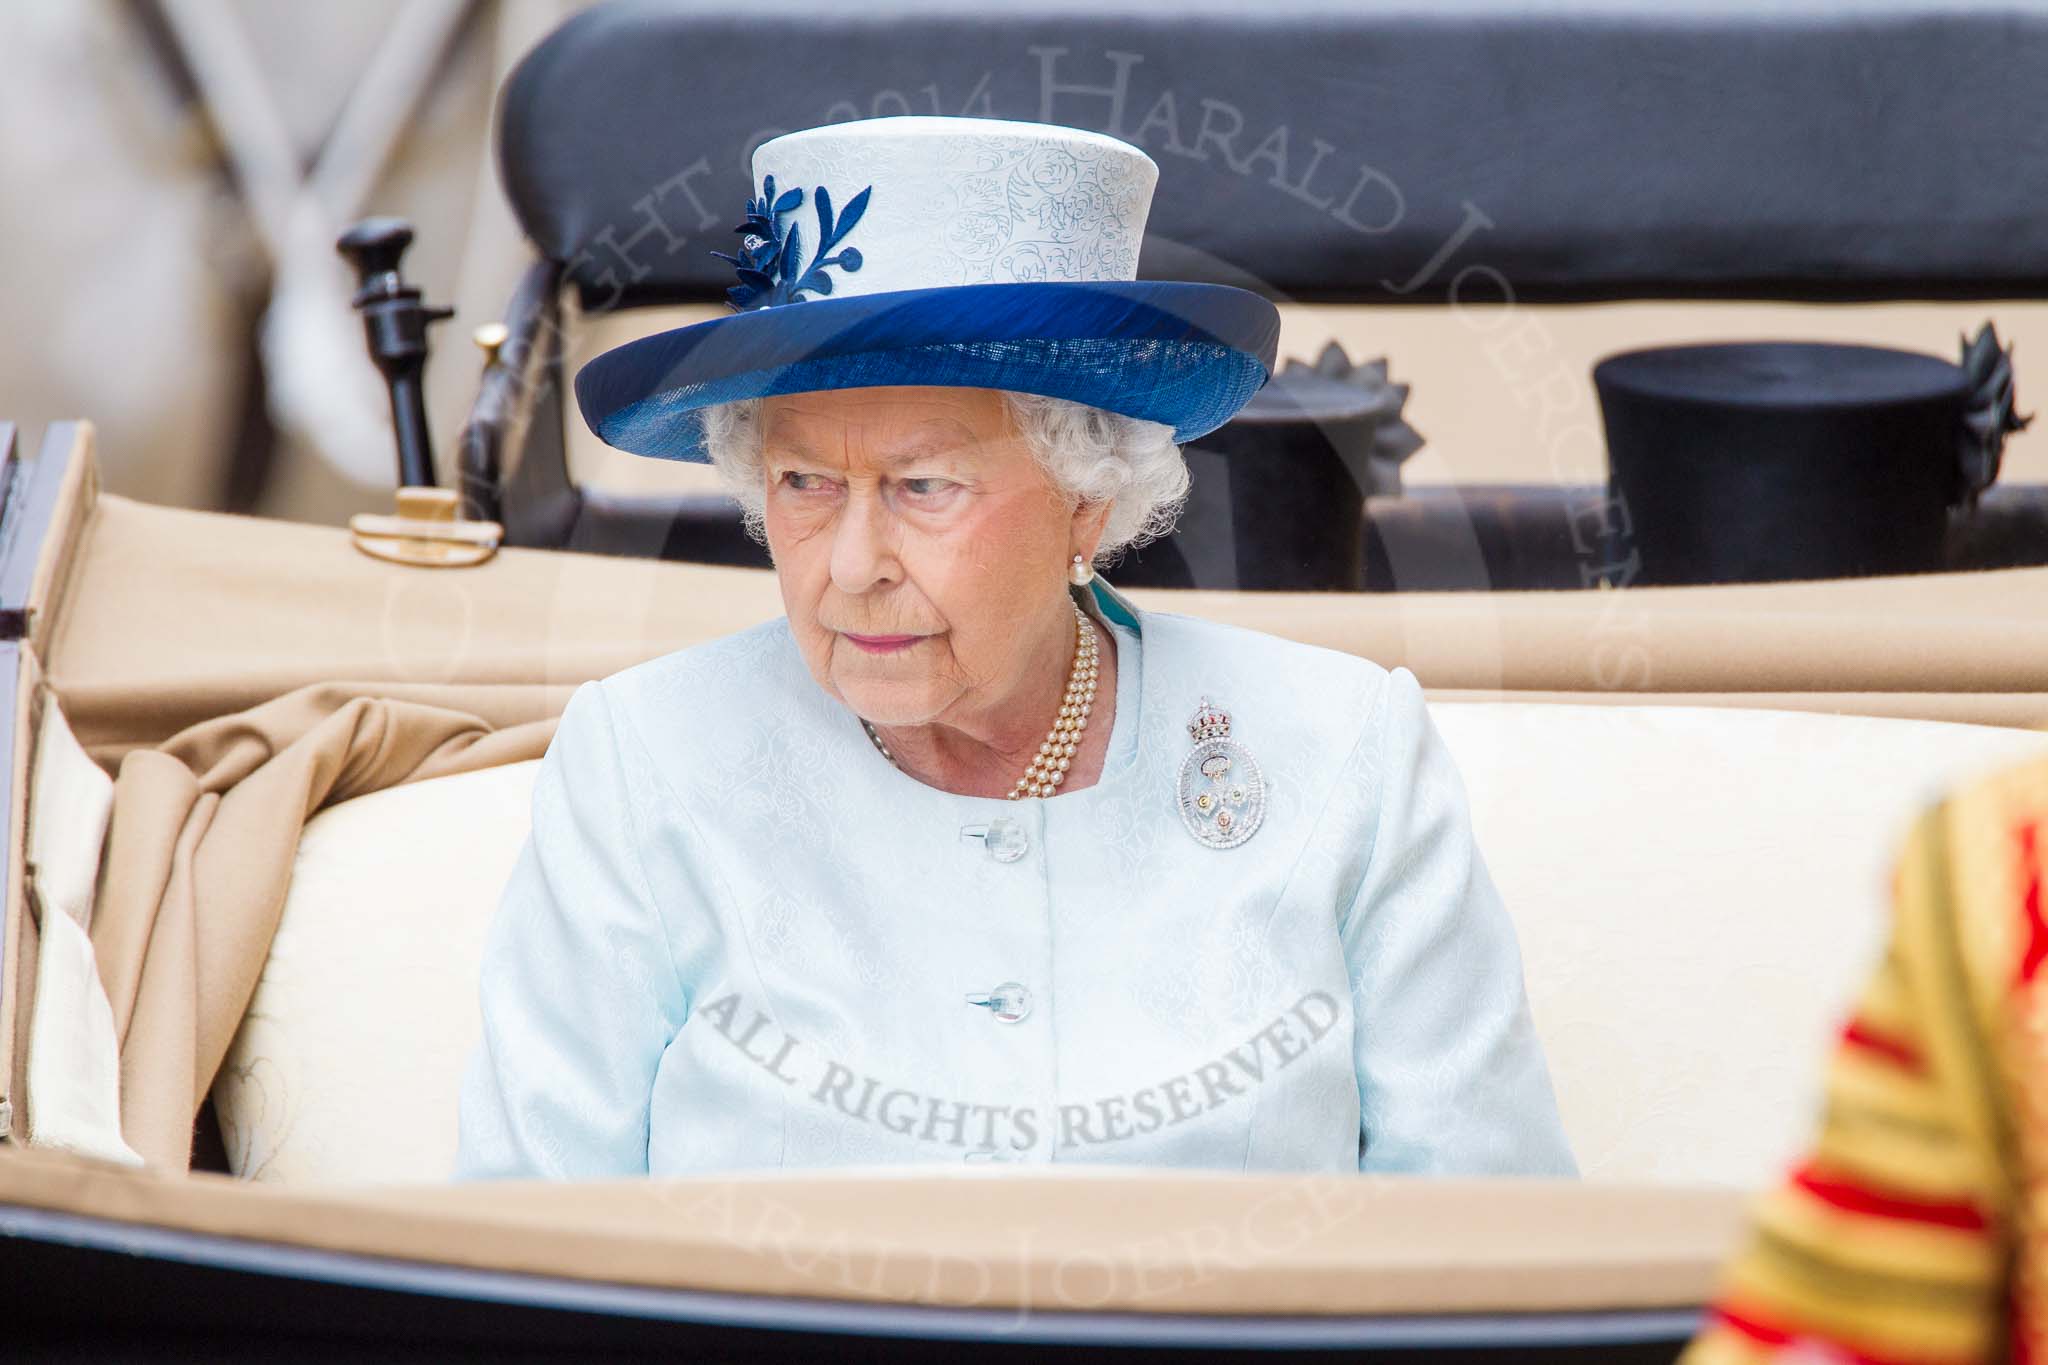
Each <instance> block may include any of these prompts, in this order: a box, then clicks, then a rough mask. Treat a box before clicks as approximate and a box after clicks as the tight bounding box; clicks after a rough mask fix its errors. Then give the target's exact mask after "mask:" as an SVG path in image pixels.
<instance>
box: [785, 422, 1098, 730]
mask: <svg viewBox="0 0 2048 1365" xmlns="http://www.w3.org/2000/svg"><path fill="white" fill-rule="evenodd" d="M761 423H762V461H761V468H762V479H763V481H764V482H765V484H766V490H765V492H766V506H765V509H764V511H765V520H766V528H767V534H768V548H769V552H770V553H771V554H772V555H773V557H774V560H775V570H776V575H777V577H778V578H779V579H780V581H781V586H782V600H783V605H784V609H785V610H786V611H787V612H788V614H789V621H790V626H791V628H792V630H793V631H794V633H795V636H796V640H797V644H798V646H799V648H801V650H802V651H803V655H804V661H805V662H806V663H807V664H808V665H809V666H810V670H811V674H812V676H814V677H815V678H816V679H817V680H818V685H819V686H821V687H823V688H824V689H825V690H826V692H828V693H830V694H831V695H832V696H833V697H835V698H836V699H837V700H839V701H840V702H842V703H844V704H845V705H847V706H849V707H851V708H852V709H853V711H854V712H855V713H857V714H858V715H860V716H862V717H864V718H866V719H867V720H869V721H871V722H873V723H874V724H876V725H891V726H903V725H922V724H929V723H933V722H940V723H960V722H962V721H966V720H968V719H969V718H971V717H972V716H973V715H974V714H976V713H978V712H984V711H986V710H988V709H990V708H993V707H995V706H999V705H1001V704H1002V701H1003V699H1004V698H1005V697H1006V696H1007V695H1008V692H1009V689H1011V688H1012V687H1014V686H1016V683H1017V680H1018V679H1020V678H1025V677H1030V676H1033V670H1032V668H1031V663H1032V662H1033V659H1032V655H1033V652H1034V651H1042V650H1043V648H1044V646H1045V644H1046V642H1047V640H1048V638H1049V635H1050V633H1051V632H1053V631H1056V630H1061V629H1067V630H1070V629H1071V626H1070V624H1069V623H1070V622H1071V620H1072V617H1071V614H1070V612H1069V611H1068V608H1067V604H1066V582H1067V576H1066V575H1067V570H1068V567H1069V566H1070V565H1071V563H1072V559H1073V556H1074V555H1076V554H1081V555H1084V556H1090V557H1092V556H1093V553H1094V549H1095V545H1096V541H1097V539H1098V537H1099V536H1100V534H1101V529H1102V523H1103V521H1104V520H1105V519H1106V518H1107V515H1108V505H1107V504H1094V505H1082V506H1078V507H1077V506H1076V505H1075V504H1073V503H1071V502H1070V501H1068V500H1067V499H1066V498H1065V497H1063V496H1062V495H1061V494H1060V493H1059V492H1058V490H1057V489H1055V488H1054V487H1053V485H1052V484H1051V482H1050V481H1049V480H1048V479H1047V478H1046V477H1045V475H1044V474H1043V473H1042V472H1041V471H1040V469H1039V466H1038V463H1037V462H1036V461H1035V460H1033V459H1032V457H1031V452H1030V449H1029V447H1028V446H1027V445H1026V444H1025V442H1024V439H1023V437H1022V435H1021V434H1020V433H1019V432H1018V431H1017V429H1016V427H1015V426H1014V424H1013V423H1012V422H1011V420H1010V416H1009V411H1008V408H1007V407H1006V405H1005V404H1004V402H1003V400H1002V395H1001V394H999V393H997V392H996V391H994V390H992V389H964V388H941V387H897V388H869V389H841V390H833V391H827V392H820V393H804V394H785V395H778V396H774V397H770V398H767V399H764V400H763V402H762V408H761ZM1061 667H1064V660H1062V661H1061ZM1039 671H1043V670H1039Z"/></svg>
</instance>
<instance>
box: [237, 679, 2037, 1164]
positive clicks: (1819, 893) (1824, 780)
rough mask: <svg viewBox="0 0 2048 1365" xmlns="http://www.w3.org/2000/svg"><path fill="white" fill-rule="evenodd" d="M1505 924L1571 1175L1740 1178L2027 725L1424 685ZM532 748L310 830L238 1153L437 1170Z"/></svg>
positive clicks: (254, 1030) (251, 1041) (265, 994)
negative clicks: (1906, 846)
mask: <svg viewBox="0 0 2048 1365" xmlns="http://www.w3.org/2000/svg"><path fill="white" fill-rule="evenodd" d="M1432 712H1433V714H1434V716H1435V718H1436V721H1437V724H1438V726H1439V728H1440V729H1441V730H1442V732H1443V734H1444V736H1445V738H1446V740H1447V741H1448V742H1449V744H1450V746H1451V748H1452V750H1453V751H1454V753H1455V754H1456V755H1457V758H1458V761H1459V764H1460V768H1461V770H1462V772H1463V774H1464V779H1465V782H1466V786H1467V789H1468V792H1469V795H1470V798H1471V802H1472V809H1473V818H1474V822H1475V825H1476V827H1477V830H1478V833H1479V838H1480V842H1481V846H1482V848H1483V849H1484V850H1485V853H1486V857H1487V861H1488V864H1489V867H1490V869H1491V871H1492V873H1493V876H1494V879H1495V881H1496V882H1497V883H1498V885H1499V887H1500V889H1501V893H1502V895H1503V897H1504V899H1505V900H1506V903H1507V905H1508V908H1509V910H1510V912H1511V913H1512V914H1513V916H1514V918H1515V922H1516V925H1517V928H1518V931H1519V933H1520V936H1521V942H1522V950H1523V955H1524V961H1525V970H1526V974H1527V979H1528V983H1529V992H1530V997H1531V1002H1532V1005H1533V1008H1534V1010H1535V1013H1536V1019H1537V1024H1538V1027H1539V1029H1540V1031H1541V1033H1542V1035H1543V1040H1544V1044H1545V1047H1546V1049H1547V1051H1548V1054H1549V1058H1550V1064H1551V1070H1552V1073H1553V1076H1554V1078H1555V1081H1556V1084H1557V1089H1558V1093H1559V1099H1560V1102H1561V1104H1562V1107H1563V1111H1564V1117H1565V1122H1566V1127H1567V1129H1568V1131H1569V1134H1570V1137H1571V1140H1572V1143H1573V1146H1574V1148H1575V1150H1576V1151H1577V1153H1578V1156H1579V1160H1580V1164H1581V1167H1582V1168H1583V1170H1584V1172H1585V1174H1586V1175H1587V1176H1588V1177H1591V1178H1599V1179H1612V1180H1650V1181H1659V1182H1666V1181H1668V1182H1675V1183H1709V1184H1729V1185H1744V1186H1748V1185H1757V1184H1761V1183H1763V1182H1764V1181H1766V1180H1768V1179H1770V1178H1771V1177H1772V1176H1773V1175H1775V1174H1776V1173H1777V1171H1778V1169H1779V1168H1780V1166H1781V1165H1782V1164H1783V1163H1784V1162H1785V1161H1786V1160H1787V1159H1788V1158H1789V1157H1790V1156H1791V1154H1792V1153H1793V1152H1794V1151H1795V1150H1796V1147H1797V1145H1798V1143H1799V1141H1800V1139H1801V1137H1802V1135H1803V1134H1804V1133H1805V1132H1806V1131H1807V1129H1808V1126H1809V1125H1810V1123H1811V1121H1812V1117H1813V1113H1814V1105H1815V1099H1816V1089H1817V1082H1818V1076H1819V1072H1820V1068H1821V1063H1822V1060H1823V1056H1824V1049H1825V1047H1826V1044H1827V1042H1828V1040H1829V1038H1830V1037H1831V1036H1832V1035H1833V1033H1834V1031H1835V1030H1836V1029H1837V1028H1838V1027H1839V1024H1840V1017H1841V1013H1842V1011H1843V1009H1844V1008H1845V1005H1846V1002H1847V1001H1848V1000H1849V998H1850V997H1851V996H1852V994H1853V992H1854V988H1855V984H1856V982H1857V981H1858V980H1859V979H1860V978H1861V976H1862V974H1863V973H1864V971H1865V970H1866V969H1867V968H1868V966H1869V965H1870V962H1871V960H1872V955H1873V954H1874V953H1875V952H1876V951H1877V948H1878V946H1879V943H1880V939H1881V935H1882V932H1883V927H1884V917H1885V911H1886V906H1887V889H1888V882H1889V870H1890V866H1891V859H1892V856H1893V851H1894V850H1895V848H1896V847H1897V845H1898V842H1899V840H1900V838H1901V837H1902V835H1903V834H1904V832H1905V829H1906V825H1907V822H1908V821H1909V820H1910V818H1911V817H1912V815H1913V813H1914V812H1915V811H1916V810H1918V809H1919V808H1920V807H1921V806H1922V805H1923V804H1924V803H1926V802H1928V801H1930V800H1932V799H1934V798H1935V797H1937V796H1938V795H1939V794H1940V793H1941V792H1942V791H1943V790H1945V789H1946V788H1947V787H1949V786H1950V785H1952V784H1953V783H1955V782H1957V781H1959V780H1962V779H1965V778H1967V777H1969V776H1972V775H1975V774H1977V773H1981V772H1984V771H1988V770H1990V769H1992V768H1996V767H1999V766H2003V765H2004V764H2006V763H2010V762H2016V761H2019V760H2020V759H2022V758H2025V757H2029V756H2032V755H2035V754H2039V753H2041V752H2043V751H2048V734H2043V733H2040V732H2035V731H2027V730H2014V729H1999V728H1993V727H1985V726H1969V725H1953V724H1945V723H1940V722H1933V721H1907V720H1892V719H1879V718H1871V717H1854V716H1834V715H1826V714H1815V713H1807V712H1790V711H1757V710H1741V709H1732V708H1690V707H1655V706H1628V705H1623V706H1577V705H1557V704H1542V703H1436V704H1434V705H1433V707H1432ZM537 766H538V765H537V763H532V762H528V763H520V764H513V765H509V766H506V767H502V768H495V769H489V770H486V771H482V772H477V773H468V774H463V775H460V776H454V777H446V778H440V779H436V780H433V781H429V782H422V783H417V784H413V785H409V786H403V787H397V788H393V789H391V790H388V791H384V792H379V793H376V794H374V795H371V796H366V797H361V798H358V799H356V800H353V801H349V802H345V803H343V804H341V805H338V806H335V807H333V808H331V809H329V810H327V811H324V812H322V813H321V814H319V815H318V816H316V817H315V818H314V819H313V820H312V821H311V822H310V823H309V824H308V825H307V827H306V830H305V834H304V839H303V842H302V844H301V846H300V850H299V855H298V861H297V865H296V870H295V873H294V878H293V885H292V890H291V894H290V897H289V900H288V902H287V904H286V907H285V912H284V917H283V922H282V924H281V926H280V929H279V931H278V935H277V939H276V943H275V945H274V947H273V949H272V952H271V955H270V960H269V964H268V967H267V968H266V970H265V973H264V976H263V979H262V982H261V984H260V985H259V987H258V989H257V992H256V996H255V999H254V1001H253V1003H252V1005H251V1008H250V1010H249V1013H248V1016H247V1018H246V1020H245V1021H244V1024H243V1026H242V1029H241V1032H240V1034H239V1035H238V1036H237V1038H236V1040H235V1043H234V1046H233V1048H232V1049H231V1051H230V1053H229V1056H228V1061H227V1065H226V1067H225V1068H224V1069H223V1072H222V1074H221V1076H220V1079H219V1081H218V1082H217V1083H216V1085H215V1087H214V1099H215V1102H216V1106H217V1108H218V1111H219V1113H220V1116H221V1119H222V1127H223V1130H224V1133H225V1135H226V1137H227V1140H228V1148H229V1154H230V1159H231V1162H232V1164H233V1165H234V1167H235V1169H236V1170H237V1171H239V1172H240V1173H241V1174H243V1175H246V1176H251V1177H254V1178H256V1179H262V1180H277V1181H289V1182H298V1181H329V1180H346V1181H407V1180H438V1179H441V1178H444V1176H445V1174H446V1172H447V1170H448V1168H449V1166H450V1164H451V1162H452V1159H453V1155H454V1150H455V1137H456V1098H455V1097H456V1090H457V1079H458V1077H459V1075H460V1071H461V1067H462V1063H463V1060H464V1058H465V1057H466V1056H467V1054H468V1052H469V1049H470V1047H471V1045H472V1043H473V1042H474V1040H475V1037H476V1034H477V1027H478V1026H477V1018H476V1007H475V999H476V984H477V983H476V964H477V961H478V958H479V955H480V951H481V945H482V940H483V935H484V932H485V929H486V927H487V925H488V923H489V920H490V917H491V914H492V912H493V911H494V910H495V908H496V901H497V896H498V891H499V888H500V887H501V886H502V884H503V883H504V881H505V879H506V877H507V875H508V874H509V873H510V870H511V867H512V862H513V860H514V858H515V857H516V855H517V853H518V850H519V845H520V842H521V840H522V839H523V837H524V835H525V832H526V825H527V819H528V816H527V806H528V800H529V796H530V793H531V788H532V783H533V777H534V772H535V769H536V768H537Z"/></svg>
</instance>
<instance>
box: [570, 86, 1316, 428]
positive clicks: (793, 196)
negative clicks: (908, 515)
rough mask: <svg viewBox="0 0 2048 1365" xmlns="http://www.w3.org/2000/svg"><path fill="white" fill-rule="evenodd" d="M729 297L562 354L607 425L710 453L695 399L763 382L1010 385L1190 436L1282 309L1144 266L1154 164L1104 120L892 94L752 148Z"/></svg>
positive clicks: (1219, 419)
mask: <svg viewBox="0 0 2048 1365" xmlns="http://www.w3.org/2000/svg"><path fill="white" fill-rule="evenodd" d="M753 171H754V180H755V182H756V183H757V184H759V185H760V187H761V193H760V195H759V197H757V198H753V199H750V200H748V202H747V212H746V221H745V222H744V223H742V224H740V225H739V226H738V227H737V228H736V229H735V231H737V232H738V233H739V234H740V241H739V250H738V251H737V252H735V253H731V254H728V253H725V252H716V253H714V254H715V255H718V256H720V257H721V258H722V259H724V260H726V261H728V262H730V263H731V264H732V266H733V269H734V272H735V274H736V277H737V279H736V282H735V283H734V284H733V286H732V287H731V288H730V289H728V290H727V291H726V293H727V296H728V297H729V299H730V301H731V304H732V308H733V312H732V313H730V314H729V315H727V316H724V317H719V318H714V319H712V320H711V321H709V322H700V323H696V324H694V325H692V326H688V327H680V328H676V329H675V330H673V331H668V332H662V333H658V334H656V335H654V336H649V337H643V338H641V339H640V340H638V341H634V342H630V343H628V344H626V345H624V346H619V347H616V348H614V349H613V350H610V351H607V352H605V353H604V354H603V355H600V356H598V357H597V358H596V359H594V360H592V361H591V362H590V363H589V364H587V365H585V366H584V367H583V368H582V370H581V371H579V372H578V373H577V375H576V401H577V403H578V405H579V406H580V407H581V408H582V411H583V419H584V421H586V422H587V423H589V424H590V429H591V430H592V431H594V432H596V433H597V435H598V437H599V438H600V439H602V440H603V441H604V442H605V443H606V444H608V445H612V446H616V447H618V448H619V449H621V450H628V451H632V452H634V453H635V454H639V455H649V456H653V457H655V458H657V459H664V460H689V461H695V462H698V463H702V462H704V461H705V459H706V455H705V451H704V446H703V430H702V424H701V422H700V421H699V420H698V415H699V414H700V413H701V412H702V410H703V409H704V408H707V407H710V406H712V405H714V404H718V403H725V402H730V401H732V400H735V399H741V398H759V397H763V396H766V395H768V394H777V393H805V392H811V391H815V390H819V389H849V388H867V387H873V386H877V385H892V384H918V385H923V384H931V385H957V386H962V387H967V388H988V389H1010V390H1016V391H1018V392H1023V393H1041V394H1050V395H1053V396H1055V397H1059V398H1070V399H1074V400H1075V401H1077V402H1082V403H1087V404H1090V405H1092V406H1094V407H1099V408H1104V409H1107V410H1109V411H1111V412H1120V413H1125V414H1128V415H1129V416H1132V417H1141V418H1145V419H1148V420H1150V421H1155V422H1164V423H1166V424H1167V425H1169V426H1171V427H1172V428H1173V430H1174V438H1175V439H1176V440H1177V441H1182V442H1185V441H1191V440H1193V439H1195V438H1196V437H1198V436H1201V435H1203V434H1205V433H1207V432H1210V431H1213V430H1215V429H1216V428H1217V427H1220V426H1222V425H1223V424H1224V423H1225V422H1227V421H1229V420H1230V418H1231V416H1232V414H1234V413H1235V412H1236V411H1237V410H1238V409H1239V408H1240V407H1242V406H1243V405H1244V403H1245V401H1246V400H1247V399H1249V398H1250V397H1251V396H1252V395H1253V394H1254V393H1256V392H1257V391H1258V390H1259V388H1260V386H1261V385H1263V384H1264V383H1265V382H1266V380H1267V379H1268V378H1269V377H1270V376H1271V375H1272V372H1273V363H1274V358H1275V351H1276V348H1277V346H1278V342H1279V334H1280V318H1279V313H1278V310H1276V309H1275V308H1274V306H1273V305H1272V303H1270V302H1269V301H1268V300H1266V299H1264V298H1262V297H1260V296H1259V295H1258V294H1255V293H1252V292H1251V291H1249V290H1245V289H1236V288H1232V287H1231V286H1228V285H1218V284H1196V283H1190V282H1180V281H1165V280H1144V281H1141V280H1139V279H1137V268H1138V247H1139V244H1140V242H1141V241H1142V240H1143V238H1144V233H1145V218H1146V215H1147V214H1148V213H1149V212H1150V210H1151V206H1152V191H1153V188H1154V186H1156V185H1157V184H1158V182H1159V167H1158V166H1157V165H1156V164H1155V163H1154V162H1153V160H1152V158H1151V157H1149V156H1147V155H1145V153H1144V152H1142V151H1140V150H1139V149H1138V148H1136V147H1133V146H1131V145H1130V144H1129V143H1127V142H1123V141H1121V140H1119V139H1117V138H1113V137H1109V136H1107V135H1106V134H1103V133H1096V132H1089V131H1087V130H1085V129H1079V128H1066V127H1061V126H1059V125H1056V124H1047V123H1024V122H1014V121H1010V120H1001V119H982V118H940V117H926V116H916V115H904V116H898V117H891V118H877V119H864V120H861V121H858V122H853V123H836V124H831V125H828V126H825V127H822V128H807V129H804V130H802V131H800V132H795V133H788V134H785V135H784V136H781V137H777V138H773V139H770V140H769V141H767V142H764V143H762V144H761V146H760V147H759V148H757V149H756V150H755V152H754V160H753Z"/></svg>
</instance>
